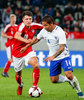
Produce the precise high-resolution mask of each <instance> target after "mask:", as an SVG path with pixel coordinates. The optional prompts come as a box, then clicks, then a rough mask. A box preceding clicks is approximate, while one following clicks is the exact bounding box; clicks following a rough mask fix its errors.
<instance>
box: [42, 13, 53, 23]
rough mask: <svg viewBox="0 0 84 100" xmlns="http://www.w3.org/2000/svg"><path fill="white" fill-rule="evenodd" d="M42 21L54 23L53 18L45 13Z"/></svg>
mask: <svg viewBox="0 0 84 100" xmlns="http://www.w3.org/2000/svg"><path fill="white" fill-rule="evenodd" d="M42 22H47V23H48V24H51V23H53V24H54V19H53V17H52V16H49V15H47V16H44V17H43V19H42Z"/></svg>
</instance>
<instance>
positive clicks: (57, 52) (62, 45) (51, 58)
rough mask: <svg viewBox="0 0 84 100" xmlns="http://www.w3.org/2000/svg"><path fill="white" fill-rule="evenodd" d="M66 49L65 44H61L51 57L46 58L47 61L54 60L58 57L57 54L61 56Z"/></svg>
mask: <svg viewBox="0 0 84 100" xmlns="http://www.w3.org/2000/svg"><path fill="white" fill-rule="evenodd" d="M64 49H65V44H59V49H58V50H57V51H56V53H55V54H54V55H53V56H51V57H47V58H45V60H44V61H45V62H47V61H52V60H53V59H54V58H56V57H57V56H59V55H60V54H61V53H62V52H63V51H64Z"/></svg>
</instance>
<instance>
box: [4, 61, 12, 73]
mask: <svg viewBox="0 0 84 100" xmlns="http://www.w3.org/2000/svg"><path fill="white" fill-rule="evenodd" d="M10 65H11V62H10V61H8V62H7V63H6V65H5V68H4V70H3V72H6V73H7V72H8V70H9V68H10Z"/></svg>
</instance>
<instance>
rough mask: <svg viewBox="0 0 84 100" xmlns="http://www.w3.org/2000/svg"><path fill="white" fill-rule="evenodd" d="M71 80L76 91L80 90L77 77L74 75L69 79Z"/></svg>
mask: <svg viewBox="0 0 84 100" xmlns="http://www.w3.org/2000/svg"><path fill="white" fill-rule="evenodd" d="M71 81H72V83H73V86H74V87H75V89H76V91H77V93H79V92H81V89H80V85H79V82H78V80H77V78H76V77H75V76H74V77H73V80H71Z"/></svg>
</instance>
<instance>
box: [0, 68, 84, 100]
mask: <svg viewBox="0 0 84 100" xmlns="http://www.w3.org/2000/svg"><path fill="white" fill-rule="evenodd" d="M2 70H3V68H0V73H1V72H2ZM40 72H41V73H40V80H39V84H38V86H39V87H40V88H41V90H42V91H43V94H42V95H41V96H40V97H39V98H31V97H29V95H28V90H29V88H30V87H31V86H32V68H25V69H23V72H22V76H23V83H24V87H23V94H22V95H21V96H18V95H17V94H16V90H17V86H18V84H17V83H16V81H15V72H14V69H13V68H10V70H9V76H10V77H9V78H5V77H2V76H1V75H0V100H84V99H83V98H82V99H79V98H78V96H77V94H76V91H75V90H74V89H72V87H71V86H70V85H69V84H68V83H67V82H66V83H60V84H53V83H51V82H50V77H49V69H47V68H45V69H44V68H41V71H40ZM73 73H74V75H75V76H76V77H77V78H78V80H79V83H80V87H81V89H82V91H83V92H84V69H74V72H73ZM62 74H63V73H62Z"/></svg>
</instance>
